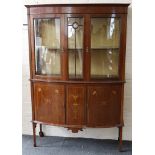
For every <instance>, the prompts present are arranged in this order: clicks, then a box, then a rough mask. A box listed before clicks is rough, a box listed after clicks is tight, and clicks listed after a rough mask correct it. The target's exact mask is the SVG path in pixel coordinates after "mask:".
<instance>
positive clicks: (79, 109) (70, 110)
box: [66, 85, 85, 125]
mask: <svg viewBox="0 0 155 155" xmlns="http://www.w3.org/2000/svg"><path fill="white" fill-rule="evenodd" d="M66 117H67V124H68V125H84V124H85V87H84V86H79V85H78V86H76V85H75V86H68V88H67V108H66Z"/></svg>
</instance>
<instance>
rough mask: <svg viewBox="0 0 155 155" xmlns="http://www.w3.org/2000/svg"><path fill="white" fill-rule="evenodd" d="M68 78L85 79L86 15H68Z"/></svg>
mask: <svg viewBox="0 0 155 155" xmlns="http://www.w3.org/2000/svg"><path fill="white" fill-rule="evenodd" d="M65 20H66V27H67V30H66V31H67V36H66V37H67V38H66V40H67V54H68V78H69V79H83V78H84V71H83V70H84V66H83V64H84V33H85V32H84V20H85V18H84V15H83V14H81V15H77V14H68V15H66V18H65Z"/></svg>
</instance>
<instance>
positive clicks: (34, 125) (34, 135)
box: [32, 123, 37, 147]
mask: <svg viewBox="0 0 155 155" xmlns="http://www.w3.org/2000/svg"><path fill="white" fill-rule="evenodd" d="M32 124H33V146H34V147H36V125H37V124H36V123H32Z"/></svg>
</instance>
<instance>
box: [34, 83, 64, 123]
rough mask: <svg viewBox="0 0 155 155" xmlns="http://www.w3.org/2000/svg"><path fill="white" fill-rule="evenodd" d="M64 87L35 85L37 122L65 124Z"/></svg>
mask: <svg viewBox="0 0 155 155" xmlns="http://www.w3.org/2000/svg"><path fill="white" fill-rule="evenodd" d="M64 98H65V95H64V86H63V85H58V84H42V83H35V84H34V107H35V120H37V121H41V122H46V123H54V124H65V103H64V101H65V100H64Z"/></svg>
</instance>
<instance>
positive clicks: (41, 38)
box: [34, 18, 61, 76]
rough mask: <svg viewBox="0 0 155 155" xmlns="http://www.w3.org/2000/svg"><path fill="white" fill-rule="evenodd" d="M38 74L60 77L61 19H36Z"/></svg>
mask: <svg viewBox="0 0 155 155" xmlns="http://www.w3.org/2000/svg"><path fill="white" fill-rule="evenodd" d="M34 30H35V61H36V74H44V75H55V76H57V75H60V73H61V67H60V66H61V61H60V56H61V53H60V19H59V18H51V19H34Z"/></svg>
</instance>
